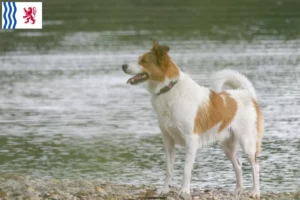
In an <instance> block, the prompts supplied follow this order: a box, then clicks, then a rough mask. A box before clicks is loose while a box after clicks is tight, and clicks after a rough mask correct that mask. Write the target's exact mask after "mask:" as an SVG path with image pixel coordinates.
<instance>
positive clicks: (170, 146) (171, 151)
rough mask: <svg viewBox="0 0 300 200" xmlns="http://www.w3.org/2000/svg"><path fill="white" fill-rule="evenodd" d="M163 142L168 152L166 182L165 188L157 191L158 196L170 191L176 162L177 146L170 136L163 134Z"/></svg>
mask: <svg viewBox="0 0 300 200" xmlns="http://www.w3.org/2000/svg"><path fill="white" fill-rule="evenodd" d="M163 142H164V148H165V152H166V158H167V159H166V167H167V170H166V180H165V183H164V186H163V187H162V188H160V189H158V190H157V194H167V193H169V191H170V187H169V186H170V184H171V182H172V176H173V167H174V161H175V144H174V140H173V138H171V137H170V136H169V135H168V134H166V133H163Z"/></svg>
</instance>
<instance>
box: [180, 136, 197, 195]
mask: <svg viewBox="0 0 300 200" xmlns="http://www.w3.org/2000/svg"><path fill="white" fill-rule="evenodd" d="M185 149H186V153H185V165H184V175H183V181H182V186H181V190H180V192H179V194H180V195H181V196H182V197H184V199H186V198H185V196H190V195H189V194H190V182H191V176H192V170H193V165H194V162H195V157H196V153H197V149H198V144H197V140H196V139H191V140H190V141H187V142H186V147H185Z"/></svg>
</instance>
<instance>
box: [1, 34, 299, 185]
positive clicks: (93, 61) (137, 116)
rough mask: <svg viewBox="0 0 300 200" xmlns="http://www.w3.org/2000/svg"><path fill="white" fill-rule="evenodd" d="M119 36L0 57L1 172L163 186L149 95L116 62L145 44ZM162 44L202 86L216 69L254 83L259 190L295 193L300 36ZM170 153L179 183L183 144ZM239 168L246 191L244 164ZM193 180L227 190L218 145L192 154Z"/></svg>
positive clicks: (81, 38) (83, 37) (226, 167)
mask: <svg viewBox="0 0 300 200" xmlns="http://www.w3.org/2000/svg"><path fill="white" fill-rule="evenodd" d="M121 33H122V32H116V34H119V35H120V34H121ZM125 33H127V35H126V34H125ZM22 34H25V33H22ZM144 34H145V38H146V35H147V34H148V33H147V32H146V31H145V32H144ZM123 35H126V37H128V38H131V39H132V40H131V41H129V42H128V41H122V40H120V41H116V42H115V43H112V44H111V45H110V46H107V44H108V42H106V43H105V42H104V43H103V44H100V43H99V44H98V45H95V46H93V43H92V41H98V40H100V39H101V38H102V39H101V41H109V40H106V38H110V37H112V36H111V34H110V33H108V32H103V33H82V32H81V33H70V34H68V35H66V36H63V37H62V39H61V41H60V44H62V45H61V46H58V47H57V48H56V49H54V50H53V51H52V52H48V53H47V54H38V53H37V54H30V55H26V53H24V54H23V55H14V53H9V54H7V55H2V56H0V63H1V65H0V71H1V73H0V124H1V126H0V162H1V164H0V170H1V171H3V172H17V171H18V172H24V173H30V174H32V175H35V176H45V175H52V176H57V177H94V178H95V177H97V178H103V179H106V180H113V181H117V182H126V183H136V184H141V183H146V184H148V183H151V184H153V183H154V184H162V182H163V179H164V171H165V170H164V165H165V162H164V153H163V146H162V140H161V136H160V131H159V129H158V126H157V119H156V117H155V114H154V112H153V110H152V108H151V105H150V96H149V94H148V93H147V92H146V91H145V90H144V89H143V88H142V87H139V86H138V87H133V86H130V85H127V84H126V80H127V79H128V76H127V75H125V74H123V72H122V71H121V68H120V66H121V64H122V63H124V62H136V59H137V57H138V56H139V55H140V54H141V53H143V52H145V51H146V50H148V49H149V48H150V45H151V44H150V41H149V40H144V41H142V42H139V43H138V44H136V43H135V40H134V39H133V38H134V37H135V36H134V34H130V33H128V32H124V33H123ZM24 37H25V36H24ZM26 37H27V36H26ZM161 40H162V42H163V43H165V44H168V45H169V46H170V47H171V53H170V54H171V56H172V57H173V59H174V61H175V62H176V63H177V64H178V65H179V66H180V67H181V68H182V70H184V71H185V72H186V73H188V74H191V76H192V78H194V79H195V80H196V81H197V82H198V83H199V84H202V85H205V86H209V83H208V78H207V77H208V76H209V75H210V73H211V72H212V71H216V70H219V69H224V68H231V69H235V70H239V71H240V72H242V73H244V74H245V75H247V76H248V77H249V78H250V79H251V80H252V81H253V83H254V85H255V87H256V88H257V93H258V97H259V102H260V104H261V106H262V110H263V112H264V114H265V118H266V133H265V138H264V142H263V147H262V154H261V157H260V163H261V182H262V183H261V185H262V190H264V191H268V190H272V191H279V190H282V191H286V190H295V188H296V186H297V185H299V182H300V177H299V163H300V160H299V156H298V154H299V150H300V145H299V144H300V138H299V130H298V129H299V128H298V127H299V125H300V122H299V117H300V116H299V110H300V103H299V102H300V91H299V90H300V89H299V88H300V87H299V85H300V84H299V80H300V79H299V78H300V77H299V76H300V67H299V66H300V54H299V52H300V48H299V46H300V45H299V43H300V41H299V40H293V41H291V40H290V41H285V40H275V39H264V38H258V39H255V40H253V41H245V40H241V41H236V40H230V41H226V42H222V41H215V40H183V39H182V40H173V39H170V38H168V37H162V39H161ZM74 41H78V42H77V43H75V42H74ZM66 51H67V52H66ZM19 53H20V52H19ZM178 152H179V153H178V154H179V155H178V156H177V160H176V167H175V177H174V178H175V179H174V183H175V184H177V185H178V184H179V183H180V180H181V177H182V171H183V159H184V156H183V150H182V149H180V150H178ZM244 161H245V159H244ZM244 169H245V175H244V180H245V185H246V186H248V187H250V186H251V181H250V180H251V178H250V168H249V165H248V163H247V162H244ZM192 183H193V184H194V186H200V187H204V186H208V187H229V188H233V186H234V173H233V170H232V167H231V164H230V162H229V161H228V160H227V159H225V156H224V155H223V152H222V151H221V149H220V148H219V146H218V145H213V146H212V147H208V148H204V149H201V150H199V152H198V156H197V162H196V164H195V170H194V172H193V180H192Z"/></svg>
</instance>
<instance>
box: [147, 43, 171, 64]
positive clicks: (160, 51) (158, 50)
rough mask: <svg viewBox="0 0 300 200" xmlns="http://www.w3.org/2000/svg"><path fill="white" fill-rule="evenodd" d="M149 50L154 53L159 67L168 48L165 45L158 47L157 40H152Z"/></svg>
mask: <svg viewBox="0 0 300 200" xmlns="http://www.w3.org/2000/svg"><path fill="white" fill-rule="evenodd" d="M151 50H152V51H153V52H154V53H155V56H156V59H157V62H158V64H159V65H160V64H161V62H162V60H163V59H164V57H165V55H166V54H167V53H168V52H169V50H170V48H169V47H168V46H165V45H159V43H158V41H157V40H153V46H152V49H151Z"/></svg>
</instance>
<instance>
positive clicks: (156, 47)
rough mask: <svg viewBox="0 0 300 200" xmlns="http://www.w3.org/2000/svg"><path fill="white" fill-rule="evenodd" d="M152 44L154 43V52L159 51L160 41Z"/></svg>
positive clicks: (154, 41)
mask: <svg viewBox="0 0 300 200" xmlns="http://www.w3.org/2000/svg"><path fill="white" fill-rule="evenodd" d="M152 42H153V46H152V50H153V51H157V50H158V49H159V43H158V41H157V40H152Z"/></svg>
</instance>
